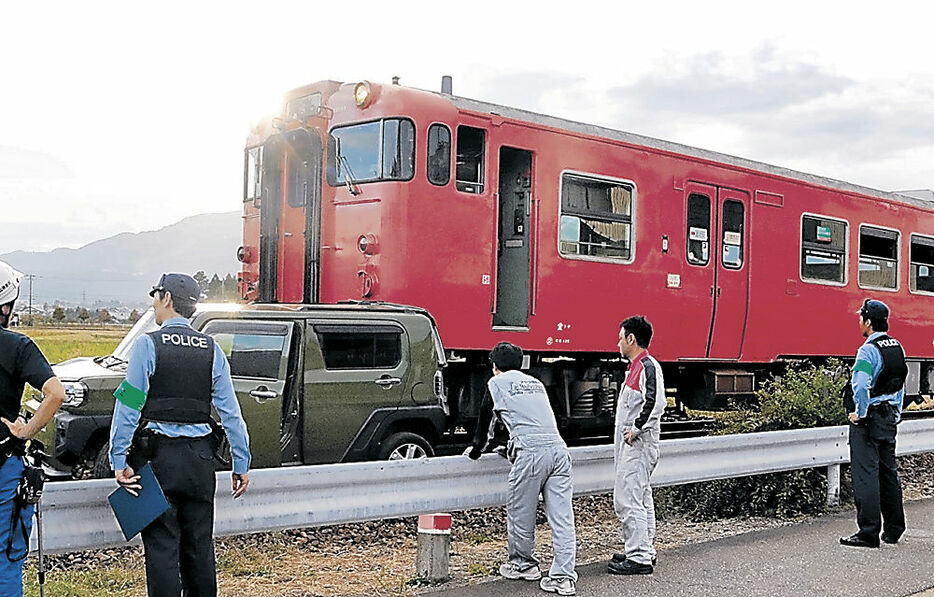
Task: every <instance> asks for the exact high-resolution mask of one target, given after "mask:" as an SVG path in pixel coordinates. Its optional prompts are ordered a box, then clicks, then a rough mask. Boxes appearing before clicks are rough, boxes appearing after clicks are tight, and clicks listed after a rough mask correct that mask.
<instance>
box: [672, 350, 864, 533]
mask: <svg viewBox="0 0 934 597" xmlns="http://www.w3.org/2000/svg"><path fill="white" fill-rule="evenodd" d="M848 378H849V370H848V369H847V368H846V367H845V365H843V363H841V362H840V361H838V360H836V359H830V360H829V361H827V362H826V363H824V364H822V365H818V366H815V365H812V364H810V363H805V364H801V365H792V366H789V367H788V368H787V369H786V370H785V372H784V373H782V375H781V376H778V377H775V378H774V379H771V380H768V381H766V382H765V384H763V387H762V389H761V390H759V391H758V392H757V397H758V402H759V404H758V406H755V407H748V406H747V407H744V408H740V409H738V410H736V411H733V412H729V413H724V414H723V415H722V416H721V417H720V418H719V425H718V429H717V430H716V431H715V433H717V434H733V433H752V432H757V431H778V430H783V429H805V428H811V427H825V426H833V425H843V424H845V423H846V412H845V411H844V408H843V403H842V401H841V398H840V392H841V390H842V389H843V384H844V383H846V382H847V380H848ZM826 488H827V478H826V472H825V469H823V468H820V469H804V470H799V471H789V472H784V473H772V474H768V475H756V476H754V477H742V478H738V479H722V480H718V481H708V482H705V483H694V484H690V485H682V486H677V487H670V488H665V489H661V490H659V492H658V496H657V499H656V503H657V504H658V506H659V514H660V516H664V515H665V514H681V515H685V516H687V517H689V518H691V519H694V520H710V519H714V518H727V517H733V516H773V517H774V516H777V517H780V518H793V517H796V516H801V515H812V514H818V513H820V512H823V511H824V508H825V507H826V495H827V493H826V491H827V489H826Z"/></svg>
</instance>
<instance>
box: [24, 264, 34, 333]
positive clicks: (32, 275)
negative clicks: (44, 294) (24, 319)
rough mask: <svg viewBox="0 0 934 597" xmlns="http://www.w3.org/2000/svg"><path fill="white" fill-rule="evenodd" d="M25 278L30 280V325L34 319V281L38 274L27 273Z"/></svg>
mask: <svg viewBox="0 0 934 597" xmlns="http://www.w3.org/2000/svg"><path fill="white" fill-rule="evenodd" d="M25 278H26V279H27V280H29V325H30V326H31V325H32V323H33V321H32V281H33V280H35V279H36V274H26V276H25Z"/></svg>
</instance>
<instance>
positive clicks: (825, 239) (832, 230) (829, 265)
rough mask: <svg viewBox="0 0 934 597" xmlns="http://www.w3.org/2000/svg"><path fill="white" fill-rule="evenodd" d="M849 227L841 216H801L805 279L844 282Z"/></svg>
mask: <svg viewBox="0 0 934 597" xmlns="http://www.w3.org/2000/svg"><path fill="white" fill-rule="evenodd" d="M846 227H847V223H846V222H842V221H840V220H831V219H829V218H821V217H817V216H804V217H803V218H801V279H802V280H813V281H815V282H836V283H839V284H844V283H845V280H846V277H845V276H846Z"/></svg>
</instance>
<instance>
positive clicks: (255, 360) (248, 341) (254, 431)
mask: <svg viewBox="0 0 934 597" xmlns="http://www.w3.org/2000/svg"><path fill="white" fill-rule="evenodd" d="M203 332H204V333H206V334H208V335H210V336H211V337H213V338H214V341H215V342H217V344H218V345H219V346H220V347H221V349H222V350H223V351H224V354H226V355H227V360H228V361H229V362H230V374H231V378H232V379H233V385H234V391H235V392H236V393H237V399H238V400H239V402H240V409H241V411H242V412H243V418H244V420H246V424H247V430H248V431H249V434H250V452H251V453H252V456H253V462H252V465H251V466H252V468H265V467H273V466H279V465H280V464H282V463H283V462H295V461H300V460H301V457H300V454H298V455H296V454H292V453H291V452H290V450H291V451H294V450H296V449H300V441H298V442H296V441H294V438H295V435H296V433H297V432H296V429H295V425H297V423H298V419H299V417H298V414H299V410H300V409H299V395H298V394H296V392H299V391H300V387H298V386H300V385H301V384H298V383H296V381H295V380H296V378H297V376H296V375H295V372H296V368H297V365H298V362H299V359H298V358H291V357H293V356H295V357H297V356H298V355H293V353H294V352H295V349H294V348H293V344H294V343H293V336H294V335H295V334H300V331H298V330H296V329H295V324H294V323H293V322H291V321H272V320H262V321H257V320H242V319H239V320H237V319H229V320H228V319H215V320H211V321H209V322H208V323H207V324H206V325H205V326H204V329H203ZM296 446H298V447H296ZM296 456H297V458H296Z"/></svg>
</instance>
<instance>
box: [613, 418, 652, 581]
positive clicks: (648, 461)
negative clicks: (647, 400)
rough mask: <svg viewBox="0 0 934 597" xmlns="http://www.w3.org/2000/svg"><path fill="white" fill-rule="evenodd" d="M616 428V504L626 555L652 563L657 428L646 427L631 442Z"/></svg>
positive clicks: (632, 558)
mask: <svg viewBox="0 0 934 597" xmlns="http://www.w3.org/2000/svg"><path fill="white" fill-rule="evenodd" d="M623 431H624V430H623V429H617V430H616V443H615V451H614V463H615V464H616V482H615V483H614V485H613V508H614V509H615V510H616V515H617V516H618V517H619V520H620V522H622V523H623V543H624V544H625V546H626V558H627V559H629V560H632V561H633V562H638V563H639V564H651V563H652V558H654V557H655V502H654V501H653V500H652V487H651V485H649V479H650V478H651V476H652V471H654V470H655V465H656V464H658V450H659V445H658V440H659V432H658V429H644V430H643V431H642V432H641V433H640V434H639V436H638V437H637V438H635V439H634V440H633V442H632V445H629V444H627V443H626V441H625V440H623Z"/></svg>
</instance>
